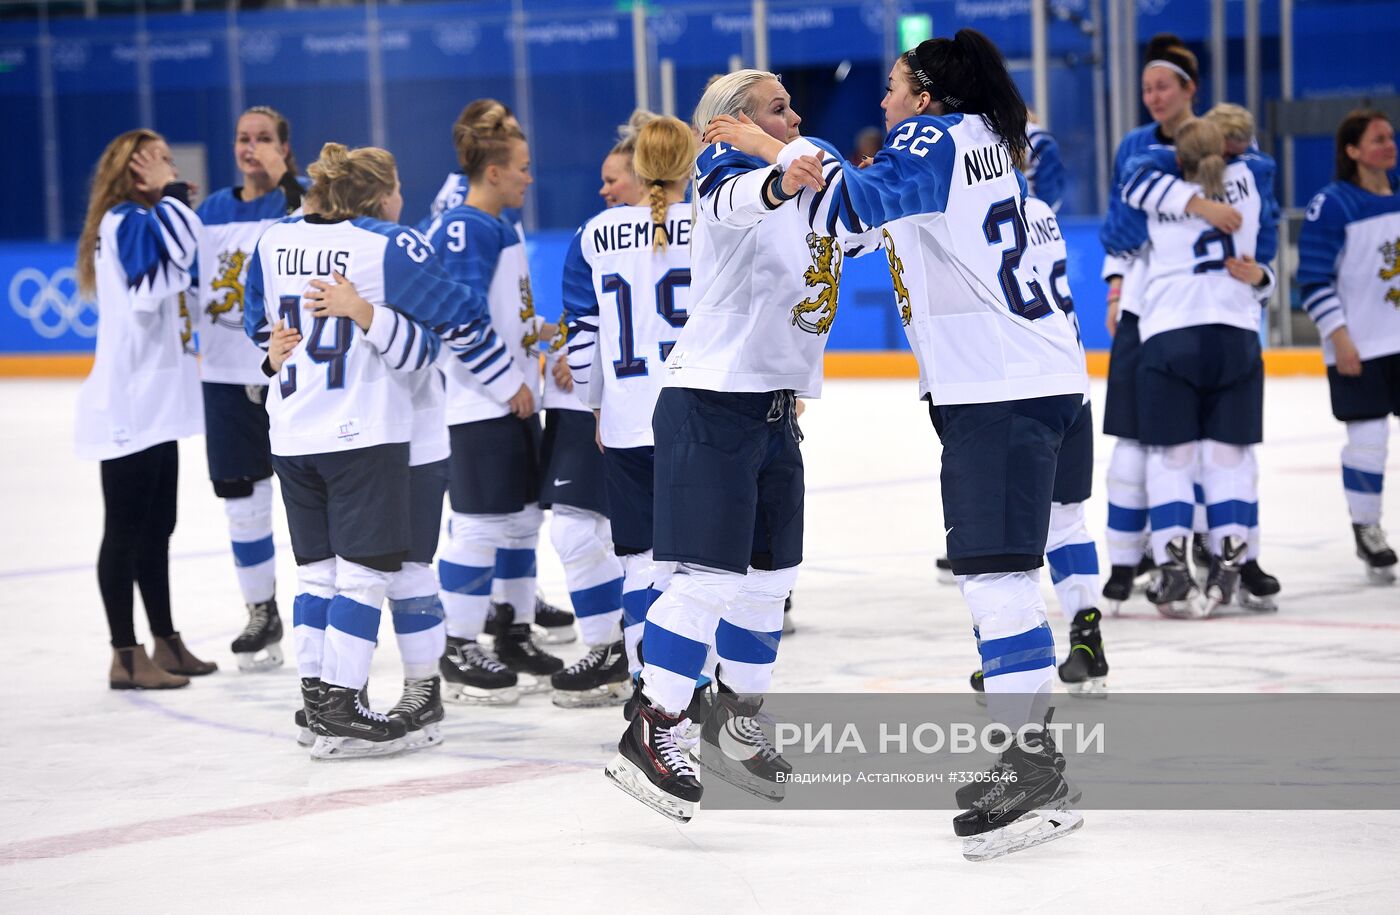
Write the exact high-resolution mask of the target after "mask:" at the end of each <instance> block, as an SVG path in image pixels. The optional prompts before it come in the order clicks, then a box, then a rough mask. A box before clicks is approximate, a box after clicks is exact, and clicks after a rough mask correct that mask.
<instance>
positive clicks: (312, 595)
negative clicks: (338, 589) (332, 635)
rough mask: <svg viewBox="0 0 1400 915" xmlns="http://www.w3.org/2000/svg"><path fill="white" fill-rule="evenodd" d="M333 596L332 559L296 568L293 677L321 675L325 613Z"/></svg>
mask: <svg viewBox="0 0 1400 915" xmlns="http://www.w3.org/2000/svg"><path fill="white" fill-rule="evenodd" d="M334 597H335V560H334V559H322V560H321V561H320V562H309V563H307V564H306V565H303V566H297V596H296V599H295V601H294V602H293V603H292V642H293V644H294V645H295V646H296V650H297V674H298V675H299V676H301V677H320V676H321V656H322V653H323V650H324V646H325V641H326V613H327V611H329V610H330V606H331V600H332V598H334Z"/></svg>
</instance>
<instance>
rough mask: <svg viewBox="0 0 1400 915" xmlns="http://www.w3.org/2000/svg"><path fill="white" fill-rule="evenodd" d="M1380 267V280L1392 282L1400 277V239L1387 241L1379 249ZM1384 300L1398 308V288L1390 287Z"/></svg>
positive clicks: (1399, 291)
mask: <svg viewBox="0 0 1400 915" xmlns="http://www.w3.org/2000/svg"><path fill="white" fill-rule="evenodd" d="M1380 252H1381V261H1382V266H1381V269H1380V274H1379V276H1380V278H1381V279H1383V280H1393V279H1395V278H1396V277H1400V238H1397V239H1395V240H1394V241H1388V242H1386V243H1385V244H1383V245H1381V247H1380ZM1385 300H1386V301H1387V302H1389V303H1390V304H1391V305H1394V306H1395V307H1396V308H1400V287H1396V286H1392V287H1391V288H1389V289H1387V290H1386V291H1385Z"/></svg>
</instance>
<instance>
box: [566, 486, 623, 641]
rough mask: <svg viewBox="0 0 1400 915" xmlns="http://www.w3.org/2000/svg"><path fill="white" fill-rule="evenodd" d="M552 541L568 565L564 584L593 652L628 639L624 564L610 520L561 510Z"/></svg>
mask: <svg viewBox="0 0 1400 915" xmlns="http://www.w3.org/2000/svg"><path fill="white" fill-rule="evenodd" d="M553 513H554V517H553V518H551V519H550V522H549V540H550V542H551V543H552V544H554V551H555V552H556V553H558V554H559V559H560V561H561V562H563V563H564V581H565V583H566V584H567V585H568V588H569V601H570V603H572V604H573V607H574V618H575V619H577V620H578V629H579V634H580V635H582V636H583V642H584V644H585V645H588V646H590V647H591V646H597V645H606V644H608V643H610V642H616V641H617V640H618V639H620V638H622V582H623V574H622V563H621V562H620V561H619V560H618V558H617V555H616V554H614V553H613V550H612V536H611V532H610V530H609V528H608V520H607V519H606V518H604V517H603V516H602V515H599V514H597V513H596V512H590V511H584V510H583V509H581V508H573V507H571V506H568V505H556V506H555V507H554V509H553Z"/></svg>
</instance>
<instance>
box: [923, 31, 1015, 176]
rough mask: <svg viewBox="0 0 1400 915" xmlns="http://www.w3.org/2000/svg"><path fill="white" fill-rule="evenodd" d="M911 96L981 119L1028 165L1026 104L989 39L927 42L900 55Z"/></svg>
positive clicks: (964, 34)
mask: <svg viewBox="0 0 1400 915" xmlns="http://www.w3.org/2000/svg"><path fill="white" fill-rule="evenodd" d="M904 63H905V65H906V66H907V67H908V68H909V71H910V82H911V84H912V87H913V90H914V93H915V95H917V94H918V93H920V92H927V93H928V94H929V96H930V97H931V98H932V99H933V100H934V101H936V102H941V103H942V105H943V110H944V111H945V112H947V113H948V114H977V115H981V116H982V120H983V121H985V122H986V124H987V127H988V128H990V129H991V131H992V132H993V133H995V134H996V135H997V136H998V137H1000V138H1001V141H1002V143H1003V144H1005V145H1006V149H1007V152H1009V153H1010V154H1011V161H1012V162H1013V163H1015V165H1016V167H1017V168H1021V167H1022V166H1024V165H1025V161H1026V145H1027V144H1026V102H1025V99H1023V98H1021V90H1020V89H1017V88H1016V83H1015V81H1014V80H1012V79H1011V74H1010V73H1008V72H1007V70H1006V61H1005V59H1003V58H1002V56H1001V51H1000V50H998V49H997V46H996V45H995V44H993V43H992V40H991V39H990V38H988V37H987V36H986V35H983V34H982V33H981V32H979V31H977V30H976V29H959V30H958V33H957V34H956V35H954V36H953V37H952V38H930V39H928V40H927V41H924V42H922V43H920V44H919V46H918V47H917V48H915V49H914V50H912V51H909V52H907V53H906V54H905V55H904Z"/></svg>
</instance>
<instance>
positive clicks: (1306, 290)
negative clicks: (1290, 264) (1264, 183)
mask: <svg viewBox="0 0 1400 915" xmlns="http://www.w3.org/2000/svg"><path fill="white" fill-rule="evenodd" d="M1346 233H1347V218H1346V212H1345V210H1344V209H1343V207H1342V204H1341V201H1340V200H1338V199H1336V198H1335V197H1334V196H1332V195H1329V194H1328V193H1327V192H1326V191H1323V192H1322V193H1320V194H1318V195H1317V196H1316V197H1314V198H1313V199H1312V202H1311V203H1309V204H1308V209H1307V216H1306V218H1305V219H1304V221H1303V229H1302V232H1301V233H1300V234H1299V236H1298V285H1299V286H1300V287H1302V290H1303V310H1304V311H1306V312H1307V313H1308V317H1310V318H1312V320H1313V323H1314V324H1316V325H1317V332H1318V333H1319V334H1320V335H1321V336H1322V338H1323V339H1324V340H1325V339H1327V338H1328V337H1330V336H1332V334H1334V333H1336V331H1337V330H1338V329H1339V328H1342V327H1345V326H1346V324H1347V318H1346V311H1345V309H1344V308H1343V307H1342V300H1341V299H1340V298H1338V297H1337V264H1338V263H1339V262H1340V260H1341V256H1342V249H1343V247H1345V245H1346V237H1347V235H1346Z"/></svg>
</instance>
